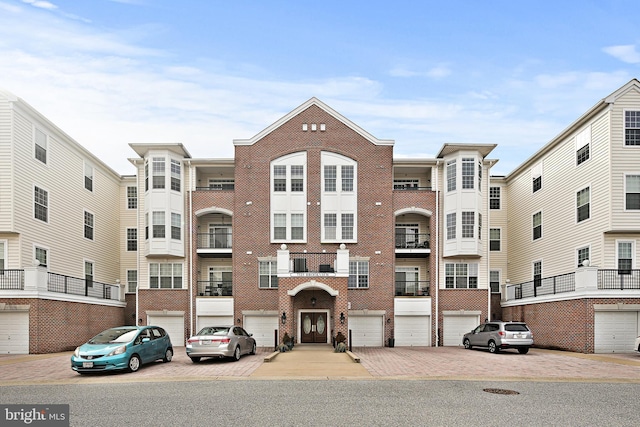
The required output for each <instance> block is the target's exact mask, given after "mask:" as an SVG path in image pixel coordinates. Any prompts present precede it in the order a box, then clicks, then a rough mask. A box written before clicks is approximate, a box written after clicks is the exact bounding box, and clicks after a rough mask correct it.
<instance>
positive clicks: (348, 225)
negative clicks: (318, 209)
mask: <svg viewBox="0 0 640 427" xmlns="http://www.w3.org/2000/svg"><path fill="white" fill-rule="evenodd" d="M342 239H343V240H351V239H353V214H342Z"/></svg>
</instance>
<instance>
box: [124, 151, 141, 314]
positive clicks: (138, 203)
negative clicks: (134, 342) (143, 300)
mask: <svg viewBox="0 0 640 427" xmlns="http://www.w3.org/2000/svg"><path fill="white" fill-rule="evenodd" d="M142 165H143V171H144V159H143V160H142ZM136 169H137V172H136V197H137V198H138V200H137V204H136V227H137V228H138V234H140V196H139V193H140V192H139V191H138V190H140V164H139V163H138V164H136ZM136 269H137V272H136V275H137V279H138V283H137V284H136V318H135V319H133V320H134V322H135V323H134V324H135V325H136V326H139V325H138V319H139V318H140V314H139V313H138V311H139V309H140V294H139V293H138V290H139V289H140V247H138V250H137V251H136ZM126 286H129V283H127V285H126Z"/></svg>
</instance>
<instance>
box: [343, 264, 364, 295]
mask: <svg viewBox="0 0 640 427" xmlns="http://www.w3.org/2000/svg"><path fill="white" fill-rule="evenodd" d="M347 287H348V288H350V289H357V288H368V287H369V261H349V281H348V285H347Z"/></svg>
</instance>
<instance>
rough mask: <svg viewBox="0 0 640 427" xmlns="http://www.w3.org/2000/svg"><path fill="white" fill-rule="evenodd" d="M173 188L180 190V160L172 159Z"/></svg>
mask: <svg viewBox="0 0 640 427" xmlns="http://www.w3.org/2000/svg"><path fill="white" fill-rule="evenodd" d="M171 189H172V190H173V191H178V192H179V191H180V162H179V161H177V160H173V159H171Z"/></svg>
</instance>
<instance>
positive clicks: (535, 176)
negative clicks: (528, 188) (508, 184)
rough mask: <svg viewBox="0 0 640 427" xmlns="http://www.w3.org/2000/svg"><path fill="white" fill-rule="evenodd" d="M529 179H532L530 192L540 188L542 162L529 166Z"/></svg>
mask: <svg viewBox="0 0 640 427" xmlns="http://www.w3.org/2000/svg"><path fill="white" fill-rule="evenodd" d="M531 179H532V181H533V189H532V192H533V193H535V192H536V191H538V190H540V189H541V188H542V162H541V163H538V164H537V165H535V166H534V167H533V168H531Z"/></svg>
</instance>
